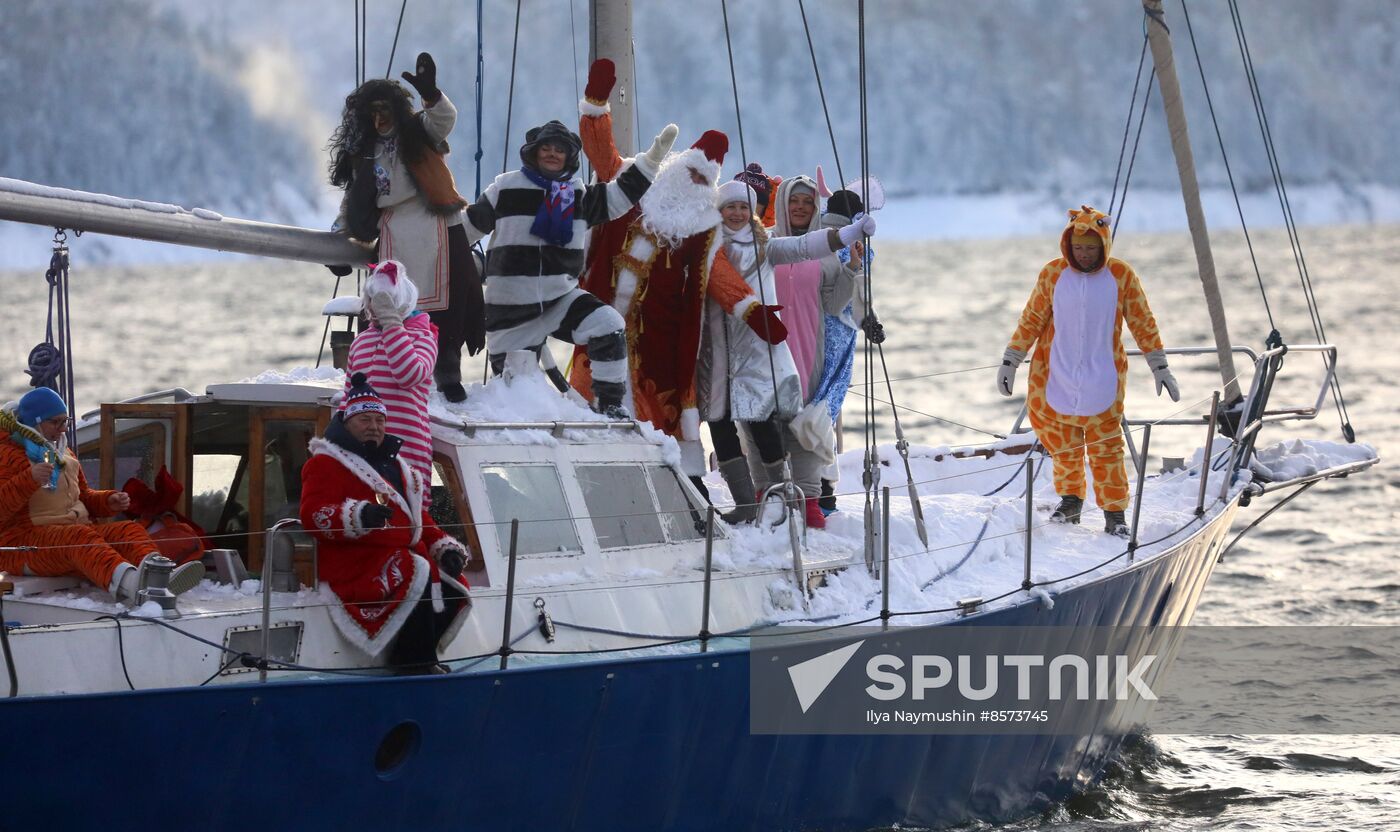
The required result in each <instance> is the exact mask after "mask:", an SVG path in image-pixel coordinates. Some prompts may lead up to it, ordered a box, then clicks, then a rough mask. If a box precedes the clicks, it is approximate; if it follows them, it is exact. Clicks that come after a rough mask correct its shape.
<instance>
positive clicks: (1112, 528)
mask: <svg viewBox="0 0 1400 832" xmlns="http://www.w3.org/2000/svg"><path fill="white" fill-rule="evenodd" d="M1103 530H1104V532H1105V533H1106V534H1112V535H1117V536H1118V537H1127V536H1129V535H1130V534H1132V530H1131V529H1129V528H1128V522H1127V520H1126V519H1125V518H1124V517H1123V512H1121V511H1109V510H1108V509H1104V513H1103Z"/></svg>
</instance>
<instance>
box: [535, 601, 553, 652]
mask: <svg viewBox="0 0 1400 832" xmlns="http://www.w3.org/2000/svg"><path fill="white" fill-rule="evenodd" d="M535 609H537V610H539V622H540V635H542V636H544V640H545V641H547V642H549V643H550V644H553V643H554V619H553V618H552V617H551V616H550V614H549V612H548V611H546V610H545V608H544V599H543V598H540V597H538V596H536V598H535Z"/></svg>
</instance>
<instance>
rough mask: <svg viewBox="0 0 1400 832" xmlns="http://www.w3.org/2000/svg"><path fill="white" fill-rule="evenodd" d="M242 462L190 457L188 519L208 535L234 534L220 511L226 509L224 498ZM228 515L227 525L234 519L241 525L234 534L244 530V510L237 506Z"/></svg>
mask: <svg viewBox="0 0 1400 832" xmlns="http://www.w3.org/2000/svg"><path fill="white" fill-rule="evenodd" d="M242 462H243V457H242V456H240V455H238V454H195V455H194V468H193V472H192V474H191V475H190V485H191V491H192V494H191V496H190V519H192V520H194V522H195V523H197V524H198V525H199V526H200V528H202V529H204V530H205V531H208V532H210V533H211V534H212V533H214V532H215V531H220V532H222V531H231V530H235V529H232V528H231V524H230V523H226V522H224V514H225V511H224V508H225V506H227V505H228V501H229V500H228V496H229V493H230V492H231V491H232V490H233V486H234V483H235V482H236V481H237V479H238V472H239V467H240V465H241V464H242ZM229 514H230V518H229V519H230V521H232V520H235V519H236V520H237V521H238V522H240V523H241V525H239V526H238V527H237V529H236V531H247V530H248V528H247V524H248V514H247V511H246V509H243V508H242V507H241V506H240V507H239V508H237V509H235V510H233V511H231V512H229ZM216 545H219V546H224V545H226V544H224V543H217V544H216Z"/></svg>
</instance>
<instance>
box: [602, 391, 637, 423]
mask: <svg viewBox="0 0 1400 832" xmlns="http://www.w3.org/2000/svg"><path fill="white" fill-rule="evenodd" d="M593 412H594V413H601V414H603V415H604V416H606V417H608V418H609V419H612V420H613V421H615V422H630V421H632V414H631V413H628V412H627V408H625V407H623V406H622V399H621V398H617V399H614V398H613V397H611V396H599V397H597V398H596V399H594V400H593Z"/></svg>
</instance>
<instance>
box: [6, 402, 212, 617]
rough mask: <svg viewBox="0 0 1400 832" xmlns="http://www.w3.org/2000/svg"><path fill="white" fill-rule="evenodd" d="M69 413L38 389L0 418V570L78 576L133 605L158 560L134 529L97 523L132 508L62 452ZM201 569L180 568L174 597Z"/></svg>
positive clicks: (172, 583) (174, 576)
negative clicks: (150, 563)
mask: <svg viewBox="0 0 1400 832" xmlns="http://www.w3.org/2000/svg"><path fill="white" fill-rule="evenodd" d="M67 426H68V407H67V405H65V404H64V402H63V399H61V398H59V396H58V394H57V393H55V392H54V391H53V390H50V389H49V388H47V387H37V388H35V389H33V390H31V391H29V392H28V393H26V394H25V395H24V396H23V398H21V399H20V400H19V404H18V406H17V407H15V409H14V411H13V413H8V412H7V413H6V414H5V418H4V419H0V430H3V431H4V432H3V433H0V546H6V547H11V546H15V547H18V546H32V547H34V549H33V551H27V552H0V570H3V571H5V572H10V573H13V574H16V575H41V576H46V577H53V576H58V575H82V576H83V577H85V578H87V579H88V580H89V581H92V582H93V583H94V584H97V585H98V586H100V587H103V588H104V589H106V590H108V591H109V592H111V593H112V595H114V596H115V597H116V599H117V600H118V601H119V602H121V603H123V604H127V605H134V604H135V603H136V601H137V600H138V598H139V593H140V590H141V589H142V588H143V584H144V579H145V568H144V567H142V565H141V564H142V562H143V561H144V560H145V559H146V558H147V557H148V556H150V555H155V554H159V551H158V550H157V549H156V544H155V543H154V542H152V540H151V536H150V535H149V534H147V533H146V529H145V528H144V527H143V526H142V525H141V524H140V523H133V522H131V521H129V520H127V521H118V522H111V523H103V524H100V525H99V524H96V523H94V522H93V519H94V518H98V517H111V516H112V515H114V514H117V513H119V512H123V511H126V510H127V509H128V508H130V507H131V497H130V496H129V495H128V494H127V493H126V492H124V491H98V490H95V489H92V488H89V487H88V484H87V478H86V477H85V476H83V466H82V465H81V464H80V463H79V462H78V457H77V456H76V455H75V454H74V453H73V451H72V449H70V448H69V447H68V446H67V436H66V434H65V433H64V430H65V428H67ZM203 577H204V566H203V565H202V564H200V563H199V562H198V561H194V562H192V563H187V564H185V565H183V566H181V567H179V568H178V569H176V570H175V571H174V572H173V573H171V575H170V578H169V585H168V589H169V590H170V592H171V593H173V594H175V595H179V594H181V593H183V592H186V591H188V590H190V589H193V588H194V587H195V586H196V585H198V584H199V582H200V580H201V579H202V578H203Z"/></svg>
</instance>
